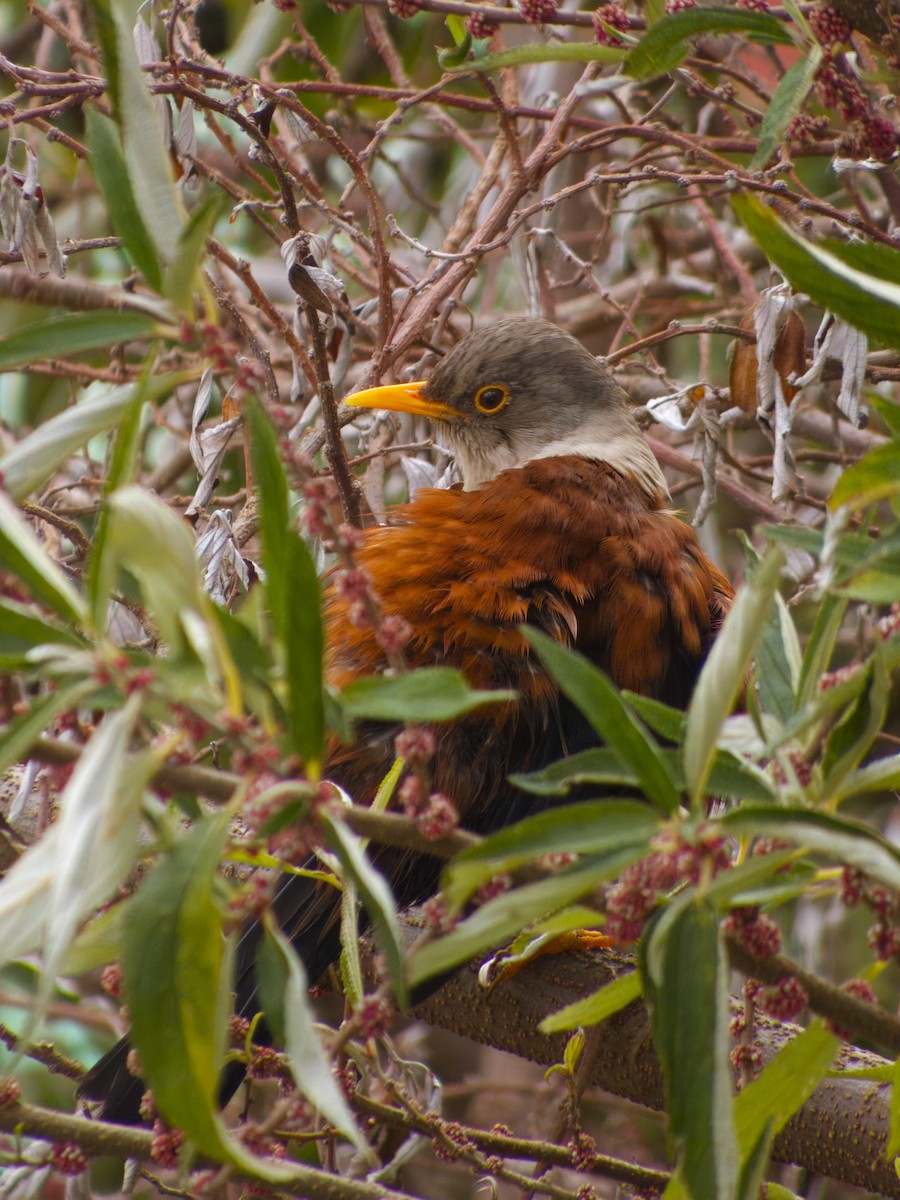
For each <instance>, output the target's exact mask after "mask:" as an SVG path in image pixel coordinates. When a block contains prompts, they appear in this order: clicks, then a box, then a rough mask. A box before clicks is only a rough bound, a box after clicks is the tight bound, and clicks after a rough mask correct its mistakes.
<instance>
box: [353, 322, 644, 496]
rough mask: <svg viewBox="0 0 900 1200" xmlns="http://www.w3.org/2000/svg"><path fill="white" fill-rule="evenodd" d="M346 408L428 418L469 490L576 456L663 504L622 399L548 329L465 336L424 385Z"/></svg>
mask: <svg viewBox="0 0 900 1200" xmlns="http://www.w3.org/2000/svg"><path fill="white" fill-rule="evenodd" d="M345 403H347V404H351V405H354V406H357V407H359V408H385V409H391V410H393V411H395V412H409V413H416V414H421V415H424V416H426V417H429V418H430V419H431V420H432V421H433V422H434V425H435V430H436V432H437V434H438V440H439V441H440V442H441V443H442V444H443V445H446V446H447V448H448V449H449V450H452V451H453V453H454V455H455V456H456V461H457V464H458V465H459V468H460V470H461V472H462V476H463V485H464V487H465V488H466V490H467V491H470V490H472V489H473V488H476V487H478V486H479V485H480V484H482V483H484V482H485V481H487V480H489V479H493V478H494V477H495V476H496V475H497V474H499V472H500V471H504V470H507V469H509V468H510V467H521V466H523V465H524V464H525V463H526V462H530V461H531V460H532V459H535V458H549V457H553V456H557V455H563V454H579V455H582V456H583V457H585V458H594V459H599V460H601V461H603V462H608V463H609V464H610V465H611V466H613V467H615V468H616V470H618V471H620V472H621V473H622V474H623V475H628V476H631V477H632V478H634V479H635V480H636V482H637V483H639V484H640V486H641V487H642V488H643V489H644V490H645V491H646V492H647V493H648V495H649V496H650V497H651V498H653V499H656V498H657V497H658V496H659V495H660V494H661V495H662V497H666V496H667V495H668V491H667V488H666V482H665V478H664V477H663V474H662V471H661V470H660V467H659V464H658V463H657V461H656V459H655V458H654V456H653V452H652V451H651V450H650V447H649V446H648V444H647V442H646V441H645V439H644V437H643V435H642V434H641V431H640V429H639V428H638V425H637V422H636V421H635V419H634V417H633V415H632V413H631V410H630V408H629V404H628V397H627V395H626V393H625V392H624V390H623V389H622V388H621V387H620V386H619V384H618V383H616V381H615V380H614V379H613V377H612V375H611V374H610V372H609V371H608V370H607V369H606V367H604V366H601V364H600V363H598V362H597V360H596V359H595V358H594V357H593V356H592V355H591V354H590V353H589V352H588V351H587V350H586V349H585V348H584V346H582V345H581V343H580V342H578V341H576V339H575V338H574V337H572V335H571V334H570V333H567V332H566V331H565V330H564V329H560V328H559V326H557V325H551V324H550V323H549V322H547V321H537V320H531V319H527V318H521V317H512V318H508V319H506V320H502V321H498V322H496V323H495V324H494V325H489V326H486V327H485V328H484V329H479V330H477V331H476V332H474V333H470V334H468V335H467V336H466V337H464V338H463V339H462V340H461V341H460V342H459V343H458V344H457V345H456V346H455V347H454V348H453V349H452V350H451V351H450V353H449V354H447V355H445V357H444V358H442V359H441V361H440V362H439V363H438V364H437V366H436V367H435V369H434V371H433V372H432V374H431V377H430V379H427V380H422V381H419V382H415V383H397V384H389V385H388V386H387V387H376V388H369V389H368V390H366V391H362V392H356V393H354V394H353V395H351V396H348V397H347V398H346V401H345Z"/></svg>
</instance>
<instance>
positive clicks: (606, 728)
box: [522, 629, 681, 812]
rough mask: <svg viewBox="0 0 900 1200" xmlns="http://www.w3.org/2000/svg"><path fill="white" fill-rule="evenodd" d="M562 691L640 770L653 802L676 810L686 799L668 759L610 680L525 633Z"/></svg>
mask: <svg viewBox="0 0 900 1200" xmlns="http://www.w3.org/2000/svg"><path fill="white" fill-rule="evenodd" d="M522 632H523V634H524V636H525V638H526V640H527V641H528V642H530V643H531V645H532V646H533V647H534V648H535V650H536V651H537V653H538V655H539V656H540V658H541V660H542V661H543V663H544V665H545V666H546V667H547V669H548V671H549V672H550V673H551V675H552V676H553V678H554V680H555V681H556V683H557V684H558V685H559V687H560V689H561V690H562V691H563V692H564V693H565V695H567V696H568V697H569V699H570V700H571V701H572V703H573V704H575V705H576V706H577V707H578V708H579V709H580V710H581V712H582V713H584V715H585V716H586V717H587V719H588V721H590V723H591V725H592V726H593V727H594V729H596V731H597V733H599V734H600V736H601V737H602V738H603V740H604V742H606V743H607V745H608V746H610V747H612V748H614V750H615V752H616V754H617V755H618V756H619V757H620V758H621V759H622V761H623V762H624V763H626V764H627V765H628V766H629V767H631V769H632V770H633V771H634V772H635V774H636V775H637V777H638V779H639V780H640V783H641V788H642V789H643V791H644V793H645V795H646V796H647V799H648V800H652V801H653V802H654V803H655V804H658V805H659V806H660V807H661V808H663V809H665V811H666V812H674V811H675V809H676V808H677V807H678V805H679V803H680V800H681V797H680V795H679V792H678V789H677V787H676V786H675V782H674V780H673V778H672V773H671V771H670V769H669V765H668V763H667V762H666V758H665V755H664V754H663V753H662V751H661V749H660V748H659V746H658V745H657V744H656V742H655V741H654V740H653V738H652V737H651V736H650V734H649V733H648V732H647V730H646V729H645V728H644V726H643V725H642V724H641V722H640V721H639V720H638V719H637V717H636V716H635V715H634V712H633V711H632V710H631V708H629V706H628V705H627V704H626V703H625V701H624V700H623V699H622V695H621V693H620V692H619V691H618V689H617V688H616V687H615V685H614V684H613V683H612V682H611V680H610V679H609V678H608V677H607V676H606V675H605V674H604V673H603V672H602V671H599V670H598V669H597V668H596V667H594V666H592V664H591V663H589V662H588V661H587V659H585V658H583V657H582V656H581V655H580V654H577V653H576V652H575V651H573V650H566V649H565V648H564V647H562V646H560V645H559V644H558V643H557V642H554V641H553V639H552V638H549V637H547V636H546V635H545V634H542V633H539V632H538V631H537V630H535V629H523V631H522Z"/></svg>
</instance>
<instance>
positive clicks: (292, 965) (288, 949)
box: [260, 914, 373, 1159]
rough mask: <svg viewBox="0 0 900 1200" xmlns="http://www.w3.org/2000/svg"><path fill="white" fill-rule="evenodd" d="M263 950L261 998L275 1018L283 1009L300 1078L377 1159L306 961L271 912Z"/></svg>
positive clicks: (332, 1120)
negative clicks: (326, 1038)
mask: <svg viewBox="0 0 900 1200" xmlns="http://www.w3.org/2000/svg"><path fill="white" fill-rule="evenodd" d="M260 955H261V956H263V957H264V958H265V959H267V960H268V968H267V969H266V970H265V971H264V972H263V973H262V975H261V979H262V978H265V979H266V982H267V986H266V989H265V991H263V988H262V987H260V998H261V1000H262V1002H263V1007H264V1009H265V1013H266V1017H267V1019H268V1020H269V1022H270V1023H271V1022H272V1014H273V1013H276V1012H277V1013H278V1026H277V1028H278V1030H279V1034H280V1036H279V1039H278V1040H279V1041H280V1042H281V1043H282V1044H283V1046H284V1049H285V1053H286V1054H287V1056H288V1061H289V1062H290V1065H291V1074H292V1075H293V1076H294V1082H295V1083H296V1084H297V1087H298V1089H299V1090H300V1092H301V1094H302V1095H304V1096H305V1097H306V1098H307V1099H308V1100H309V1101H310V1103H312V1104H313V1105H314V1106H315V1108H316V1109H317V1111H318V1112H319V1113H321V1115H322V1116H323V1117H324V1118H325V1120H326V1121H327V1122H328V1123H329V1124H330V1125H333V1126H334V1127H335V1129H337V1130H338V1131H339V1132H340V1133H342V1134H343V1136H344V1137H345V1138H346V1139H347V1140H348V1141H349V1142H352V1143H353V1145H354V1146H355V1147H356V1148H357V1150H359V1151H360V1153H361V1154H363V1155H364V1156H365V1157H366V1158H368V1159H372V1158H373V1152H372V1149H371V1147H370V1146H369V1145H368V1143H367V1142H366V1140H365V1138H364V1137H363V1135H362V1134H361V1133H360V1131H359V1127H358V1126H357V1124H356V1121H355V1119H354V1117H353V1113H352V1112H351V1110H350V1106H349V1104H348V1103H347V1100H346V1098H345V1096H344V1093H343V1092H342V1091H341V1088H340V1085H339V1084H338V1081H337V1079H336V1078H335V1074H334V1071H333V1070H332V1066H331V1061H330V1060H329V1057H328V1055H327V1054H326V1053H325V1050H324V1048H323V1046H322V1043H321V1042H320V1041H319V1036H318V1034H317V1033H316V1013H315V1011H314V1009H313V1006H312V1003H311V1002H310V998H309V980H308V979H307V977H306V971H305V970H304V968H303V963H302V962H301V961H300V959H299V957H298V955H297V953H296V951H295V950H294V948H293V946H292V945H291V943H290V942H289V941H288V939H287V938H286V937H285V936H284V934H283V933H282V932H281V930H280V929H278V928H277V927H276V925H275V923H274V921H273V919H272V917H271V914H267V915H266V916H265V917H264V918H263V942H262V945H261V946H260Z"/></svg>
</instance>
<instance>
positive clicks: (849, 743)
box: [822, 641, 890, 800]
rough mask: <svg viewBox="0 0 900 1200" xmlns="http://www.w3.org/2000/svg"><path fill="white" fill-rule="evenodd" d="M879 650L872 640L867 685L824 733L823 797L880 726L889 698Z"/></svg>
mask: <svg viewBox="0 0 900 1200" xmlns="http://www.w3.org/2000/svg"><path fill="white" fill-rule="evenodd" d="M879 650H880V644H879V643H878V642H877V641H876V643H875V652H874V654H873V655H872V659H871V670H870V671H869V672H868V686H866V687H865V688H864V689H863V691H862V692H861V694H860V696H859V697H858V699H857V700H856V702H855V703H854V704H853V705H852V706H851V707H850V709H849V711H848V712H846V713H845V714H844V715H843V716H842V717H841V719H840V720H839V721H838V722H837V724H836V725H835V726H834V728H833V729H832V730H831V732H830V734H829V735H828V741H827V743H826V747H825V755H824V757H823V760H822V773H823V775H824V782H823V784H822V794H823V797H824V798H825V799H826V800H827V799H830V797H831V796H832V794H833V793H834V792H835V791H836V790H838V789H839V788H840V786H841V784H842V783H843V782H844V780H845V779H846V777H847V776H848V775H849V774H850V772H851V771H852V770H854V768H856V767H857V766H859V764H860V763H861V762H862V760H863V758H865V756H866V755H867V754H868V753H869V750H870V749H871V747H872V743H873V742H874V740H875V738H877V737H878V735H879V733H880V732H881V730H882V729H883V727H884V721H885V717H886V714H887V708H888V701H889V699H890V678H889V675H888V672H887V671H886V670H885V666H884V656H883V654H881V653H879Z"/></svg>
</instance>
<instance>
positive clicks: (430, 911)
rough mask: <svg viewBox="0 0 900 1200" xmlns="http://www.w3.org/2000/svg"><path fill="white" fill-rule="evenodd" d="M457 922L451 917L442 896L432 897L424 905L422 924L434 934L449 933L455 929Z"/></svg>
mask: <svg viewBox="0 0 900 1200" xmlns="http://www.w3.org/2000/svg"><path fill="white" fill-rule="evenodd" d="M457 920H458V918H456V917H452V916H451V915H450V909H449V908H448V907H447V902H446V900H444V899H443V898H442V897H441V896H432V897H431V899H430V900H427V901H426V902H425V904H423V905H422V923H423V925H424V926H425V928H426V929H430V930H431V932H432V933H449V932H450V930H451V929H453V928H455V926H456V924H457Z"/></svg>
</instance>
